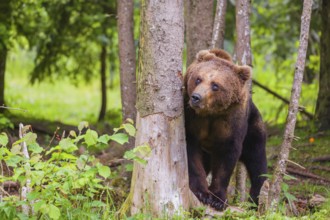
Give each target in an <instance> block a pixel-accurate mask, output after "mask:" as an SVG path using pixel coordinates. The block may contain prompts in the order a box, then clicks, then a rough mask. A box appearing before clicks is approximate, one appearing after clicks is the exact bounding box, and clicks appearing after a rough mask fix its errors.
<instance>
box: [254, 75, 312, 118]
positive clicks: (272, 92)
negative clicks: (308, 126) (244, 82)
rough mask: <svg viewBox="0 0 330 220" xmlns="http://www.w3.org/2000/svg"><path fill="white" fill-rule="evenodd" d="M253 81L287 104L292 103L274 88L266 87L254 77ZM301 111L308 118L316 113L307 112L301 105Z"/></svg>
mask: <svg viewBox="0 0 330 220" xmlns="http://www.w3.org/2000/svg"><path fill="white" fill-rule="evenodd" d="M252 82H253V84H254V85H256V86H258V87H260V88H261V89H263V90H265V91H266V92H268V93H269V94H271V95H273V96H274V97H275V98H278V99H279V100H281V101H283V102H284V103H286V104H288V105H289V104H290V101H289V100H288V99H286V98H285V97H283V96H281V95H280V94H278V93H277V92H275V91H274V90H271V89H269V88H268V87H266V86H265V85H262V84H261V83H260V82H258V81H256V80H254V79H252ZM299 112H301V114H303V115H305V116H306V117H307V118H308V119H310V120H311V119H313V118H314V115H313V114H311V113H309V112H307V111H306V110H305V109H304V108H303V107H301V106H299Z"/></svg>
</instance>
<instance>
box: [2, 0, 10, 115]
mask: <svg viewBox="0 0 330 220" xmlns="http://www.w3.org/2000/svg"><path fill="white" fill-rule="evenodd" d="M10 4H11V1H9V0H8V1H3V2H1V3H0V26H1V27H2V30H1V31H0V106H2V105H4V104H5V73H6V61H7V53H8V45H7V44H8V40H9V34H8V33H9V31H10V28H11V23H10V22H11V20H10V18H11V5H10ZM3 110H4V109H3V108H0V113H1V112H2V111H3Z"/></svg>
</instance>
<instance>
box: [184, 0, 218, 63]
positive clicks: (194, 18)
mask: <svg viewBox="0 0 330 220" xmlns="http://www.w3.org/2000/svg"><path fill="white" fill-rule="evenodd" d="M184 3H185V26H186V44H187V66H189V65H190V64H191V63H192V62H193V60H194V58H195V56H196V54H197V52H198V51H200V50H204V49H207V48H209V47H210V46H211V39H212V28H213V0H204V1H200V0H185V1H184Z"/></svg>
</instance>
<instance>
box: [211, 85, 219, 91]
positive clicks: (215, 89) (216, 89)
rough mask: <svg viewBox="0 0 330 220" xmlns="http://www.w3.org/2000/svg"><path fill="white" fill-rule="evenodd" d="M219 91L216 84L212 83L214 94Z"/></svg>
mask: <svg viewBox="0 0 330 220" xmlns="http://www.w3.org/2000/svg"><path fill="white" fill-rule="evenodd" d="M218 90H219V85H218V84H216V83H212V91H214V92H216V91H218Z"/></svg>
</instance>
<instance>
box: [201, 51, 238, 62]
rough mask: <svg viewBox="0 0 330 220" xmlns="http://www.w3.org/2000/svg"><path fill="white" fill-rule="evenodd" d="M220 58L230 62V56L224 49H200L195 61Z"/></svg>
mask: <svg viewBox="0 0 330 220" xmlns="http://www.w3.org/2000/svg"><path fill="white" fill-rule="evenodd" d="M216 57H218V58H220V59H224V60H227V61H230V62H232V59H231V56H230V55H229V53H227V52H226V51H224V50H220V49H212V50H201V51H199V52H198V53H197V55H196V60H197V62H202V61H209V60H212V59H214V58H216Z"/></svg>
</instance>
